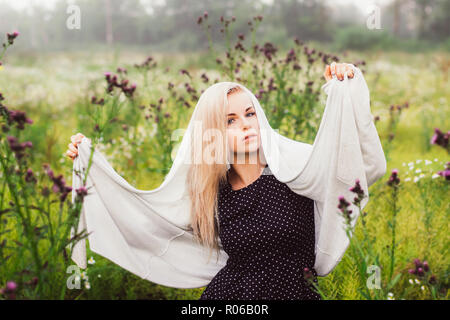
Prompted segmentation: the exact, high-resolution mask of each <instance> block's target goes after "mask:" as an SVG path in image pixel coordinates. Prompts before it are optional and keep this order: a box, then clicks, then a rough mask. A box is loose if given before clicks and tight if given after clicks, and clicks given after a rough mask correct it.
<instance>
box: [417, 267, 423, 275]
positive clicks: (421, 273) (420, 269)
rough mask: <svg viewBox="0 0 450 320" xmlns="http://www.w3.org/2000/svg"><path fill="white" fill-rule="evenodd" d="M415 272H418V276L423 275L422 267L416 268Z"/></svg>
mask: <svg viewBox="0 0 450 320" xmlns="http://www.w3.org/2000/svg"><path fill="white" fill-rule="evenodd" d="M417 274H418V275H419V276H423V275H424V272H423V269H422V268H418V269H417Z"/></svg>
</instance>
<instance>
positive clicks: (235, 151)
mask: <svg viewBox="0 0 450 320" xmlns="http://www.w3.org/2000/svg"><path fill="white" fill-rule="evenodd" d="M345 73H347V75H348V78H353V76H354V74H353V69H352V68H351V67H350V66H349V65H347V64H345V63H340V64H337V63H332V64H331V65H330V66H327V67H326V70H325V72H324V77H325V78H326V80H327V81H330V80H331V79H332V77H333V76H334V75H335V76H336V78H337V79H338V80H343V79H344V74H345ZM216 87H217V86H216ZM208 90H210V89H208ZM209 97H211V96H209ZM226 98H227V103H221V102H219V103H217V101H215V102H214V103H213V102H212V101H210V103H207V101H203V103H199V104H198V105H197V107H196V110H195V111H196V112H197V114H196V117H195V119H197V120H200V122H201V124H202V126H203V128H204V130H205V131H206V132H207V131H208V130H210V131H211V132H212V133H211V135H214V134H215V133H217V132H219V133H225V136H224V137H223V141H225V143H224V145H222V144H220V143H221V141H222V140H221V138H217V136H216V139H215V143H213V145H214V148H215V149H214V150H215V151H216V154H215V156H217V153H219V154H221V156H220V155H219V156H218V157H219V158H221V159H222V160H224V159H225V157H227V160H226V161H222V162H220V161H219V163H217V162H208V163H206V164H205V163H204V162H203V163H201V164H197V163H194V164H190V165H189V170H188V171H187V176H186V178H187V179H186V181H187V190H188V194H189V199H190V225H191V226H192V229H193V233H194V235H195V237H196V239H198V241H199V242H200V243H201V244H202V245H205V246H206V247H209V248H216V249H217V248H218V247H219V244H220V245H221V247H223V249H224V251H225V252H226V253H227V255H228V259H227V261H226V265H225V266H224V267H223V268H221V269H220V271H219V272H217V274H216V275H215V276H214V277H213V278H212V280H211V281H210V282H209V284H208V286H207V288H206V290H205V291H204V292H203V294H202V296H201V298H200V299H320V295H319V294H318V293H316V292H315V290H314V289H313V287H312V285H311V284H309V282H308V280H307V279H305V274H309V275H310V276H311V277H312V279H313V281H314V282H316V283H317V279H316V276H317V273H316V270H315V269H314V265H315V234H316V230H315V228H314V226H315V221H314V201H313V199H310V198H309V197H306V196H303V195H300V194H298V193H296V192H293V191H292V190H291V189H292V188H290V186H288V185H287V184H286V183H283V182H281V181H279V180H278V179H277V178H276V177H275V175H274V174H273V173H272V172H271V168H269V166H268V163H267V162H266V161H264V159H265V157H264V156H261V131H260V126H259V123H260V122H259V121H258V118H257V115H256V110H255V106H254V105H253V103H252V100H251V98H250V96H249V95H248V94H247V93H246V92H245V91H244V90H243V88H242V87H241V86H239V85H234V86H231V87H229V88H227V90H226ZM201 99H202V98H201ZM204 99H207V98H204ZM219 100H220V99H219ZM193 118H194V115H193ZM214 130H216V131H214ZM219 136H220V135H219ZM83 138H84V136H83V135H82V134H81V133H78V134H77V135H75V136H72V137H71V141H72V143H70V144H69V150H68V151H67V156H69V157H70V158H71V159H75V158H76V157H77V155H78V145H79V144H80V143H81V141H82V139H83ZM223 141H222V142H223ZM204 150H205V144H203V143H197V140H195V139H194V140H192V143H191V153H192V156H193V158H195V154H202V155H203V153H204ZM222 151H223V153H221V152H222ZM202 159H203V160H204V157H203V156H202ZM227 162H228V163H230V165H229V166H227ZM383 173H384V172H383ZM378 176H379V175H378ZM305 270H306V273H305ZM150 272H151V271H150Z"/></svg>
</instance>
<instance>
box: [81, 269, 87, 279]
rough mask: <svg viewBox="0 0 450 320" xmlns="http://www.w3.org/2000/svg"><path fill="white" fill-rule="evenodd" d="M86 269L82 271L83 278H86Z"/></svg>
mask: <svg viewBox="0 0 450 320" xmlns="http://www.w3.org/2000/svg"><path fill="white" fill-rule="evenodd" d="M86 277H87V276H86V271H83V272H82V273H81V279H86Z"/></svg>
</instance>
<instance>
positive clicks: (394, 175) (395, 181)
mask: <svg viewBox="0 0 450 320" xmlns="http://www.w3.org/2000/svg"><path fill="white" fill-rule="evenodd" d="M387 184H388V185H389V186H391V187H396V186H398V185H399V184H400V178H399V177H398V169H394V170H392V172H391V176H390V177H389V180H388V182H387Z"/></svg>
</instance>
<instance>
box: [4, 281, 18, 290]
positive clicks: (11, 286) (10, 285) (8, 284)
mask: <svg viewBox="0 0 450 320" xmlns="http://www.w3.org/2000/svg"><path fill="white" fill-rule="evenodd" d="M16 289H17V283H15V282H14V281H8V282H6V291H7V292H11V293H12V292H14V291H16Z"/></svg>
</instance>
